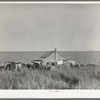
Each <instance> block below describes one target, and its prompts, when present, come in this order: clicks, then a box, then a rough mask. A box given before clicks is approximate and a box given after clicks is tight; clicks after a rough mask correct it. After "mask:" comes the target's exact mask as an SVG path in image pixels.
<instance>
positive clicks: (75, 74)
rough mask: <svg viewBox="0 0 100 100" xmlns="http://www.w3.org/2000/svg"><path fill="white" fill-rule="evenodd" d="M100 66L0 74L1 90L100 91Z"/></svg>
mask: <svg viewBox="0 0 100 100" xmlns="http://www.w3.org/2000/svg"><path fill="white" fill-rule="evenodd" d="M96 68H98V69H99V66H97V67H93V66H80V67H63V68H55V69H53V70H51V71H47V70H36V69H35V70H33V69H27V68H23V69H21V70H20V71H5V72H0V89H99V88H100V74H99V70H98V72H95V71H96Z"/></svg>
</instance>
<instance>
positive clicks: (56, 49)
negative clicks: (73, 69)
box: [55, 48, 57, 62]
mask: <svg viewBox="0 0 100 100" xmlns="http://www.w3.org/2000/svg"><path fill="white" fill-rule="evenodd" d="M55 61H56V62H57V48H55Z"/></svg>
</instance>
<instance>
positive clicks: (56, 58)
mask: <svg viewBox="0 0 100 100" xmlns="http://www.w3.org/2000/svg"><path fill="white" fill-rule="evenodd" d="M64 61H66V59H65V58H64V57H62V56H61V55H60V54H59V53H58V52H57V49H55V50H54V51H51V53H50V54H49V55H48V56H46V57H45V58H44V59H43V60H42V65H48V64H50V63H52V65H63V63H64Z"/></svg>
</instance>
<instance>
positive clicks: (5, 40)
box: [0, 4, 100, 51]
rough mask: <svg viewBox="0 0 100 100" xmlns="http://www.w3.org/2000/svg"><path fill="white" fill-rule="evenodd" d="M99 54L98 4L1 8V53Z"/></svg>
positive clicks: (32, 5) (99, 5) (99, 15)
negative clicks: (57, 51)
mask: <svg viewBox="0 0 100 100" xmlns="http://www.w3.org/2000/svg"><path fill="white" fill-rule="evenodd" d="M54 48H57V49H58V50H59V51H88V50H94V51H100V4H97V5H96V4H0V51H49V50H53V49H54Z"/></svg>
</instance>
